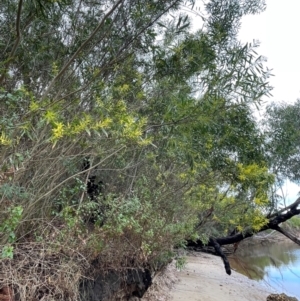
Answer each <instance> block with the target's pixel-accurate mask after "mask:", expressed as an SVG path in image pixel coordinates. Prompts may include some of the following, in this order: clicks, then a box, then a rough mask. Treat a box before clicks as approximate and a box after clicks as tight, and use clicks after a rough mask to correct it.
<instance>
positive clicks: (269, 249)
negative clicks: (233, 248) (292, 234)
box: [229, 242, 300, 300]
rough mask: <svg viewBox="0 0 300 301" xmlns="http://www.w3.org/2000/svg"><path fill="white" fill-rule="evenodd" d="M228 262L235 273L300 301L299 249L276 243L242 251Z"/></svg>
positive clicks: (287, 243)
mask: <svg viewBox="0 0 300 301" xmlns="http://www.w3.org/2000/svg"><path fill="white" fill-rule="evenodd" d="M229 261H230V264H231V267H232V268H233V269H234V270H236V271H237V272H239V273H241V274H244V275H246V276H247V277H249V278H251V279H255V280H257V281H261V282H263V283H264V284H267V285H269V286H271V287H272V288H274V289H276V290H277V291H279V292H280V293H281V292H285V293H286V294H287V295H290V296H294V297H297V298H298V299H299V300H300V246H298V245H296V244H294V243H290V242H278V243H272V244H267V245H255V246H250V247H247V248H245V247H244V248H243V250H238V251H237V253H236V254H235V255H233V256H230V257H229Z"/></svg>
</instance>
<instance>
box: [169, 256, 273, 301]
mask: <svg viewBox="0 0 300 301" xmlns="http://www.w3.org/2000/svg"><path fill="white" fill-rule="evenodd" d="M175 276H176V277H177V278H178V279H179V281H178V282H177V283H176V284H175V285H174V287H173V289H172V290H171V292H170V301H187V300H189V301H241V300H243V301H261V300H266V298H267V296H268V295H269V294H270V293H273V292H274V291H273V290H272V288H270V287H267V286H263V285H261V284H260V283H258V282H256V281H254V280H250V279H248V278H247V277H245V276H243V275H241V274H239V273H237V272H235V271H232V274H231V275H230V276H229V275H227V274H226V273H225V270H224V266H223V262H222V260H221V258H219V257H216V256H213V255H210V254H204V253H197V254H196V255H189V256H188V258H187V266H186V267H185V269H184V270H183V271H176V272H175Z"/></svg>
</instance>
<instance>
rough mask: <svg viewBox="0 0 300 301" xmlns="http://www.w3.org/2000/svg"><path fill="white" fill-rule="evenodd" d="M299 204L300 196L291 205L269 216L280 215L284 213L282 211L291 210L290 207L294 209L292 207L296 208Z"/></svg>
mask: <svg viewBox="0 0 300 301" xmlns="http://www.w3.org/2000/svg"><path fill="white" fill-rule="evenodd" d="M299 204H300V198H298V199H297V200H296V201H295V202H294V203H293V204H291V205H289V206H287V207H285V208H282V209H281V210H279V211H276V212H275V213H273V214H271V215H269V216H268V218H273V217H275V216H277V215H279V214H280V213H282V212H284V211H286V210H289V209H292V208H296V207H298V205H299Z"/></svg>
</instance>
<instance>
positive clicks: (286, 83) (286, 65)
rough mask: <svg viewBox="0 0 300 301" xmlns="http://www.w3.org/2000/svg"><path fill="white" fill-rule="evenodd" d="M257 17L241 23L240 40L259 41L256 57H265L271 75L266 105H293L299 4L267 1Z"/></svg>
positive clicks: (299, 71)
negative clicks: (270, 89) (280, 103)
mask: <svg viewBox="0 0 300 301" xmlns="http://www.w3.org/2000/svg"><path fill="white" fill-rule="evenodd" d="M266 4H267V8H266V10H265V11H264V12H263V13H261V14H259V15H251V16H246V17H244V18H243V19H242V27H241V29H240V34H239V38H240V40H241V41H243V42H252V41H253V40H254V39H255V40H259V41H260V43H261V45H260V47H259V49H258V52H259V54H261V55H263V56H265V57H267V60H268V61H267V64H266V65H267V66H268V68H269V69H272V74H273V75H274V76H273V77H272V78H271V79H270V83H271V85H272V86H273V87H274V89H273V91H272V94H273V97H271V98H269V99H266V100H268V101H274V102H278V101H285V102H288V103H293V102H295V101H296V100H297V98H299V99H300V17H299V13H300V1H299V0H285V1H279V0H266Z"/></svg>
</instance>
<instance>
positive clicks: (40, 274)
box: [0, 242, 87, 301]
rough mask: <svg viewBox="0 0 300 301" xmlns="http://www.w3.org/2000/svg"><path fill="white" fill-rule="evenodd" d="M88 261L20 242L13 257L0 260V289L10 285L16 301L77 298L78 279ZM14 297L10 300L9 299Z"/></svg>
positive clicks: (40, 245) (43, 246)
mask: <svg viewBox="0 0 300 301" xmlns="http://www.w3.org/2000/svg"><path fill="white" fill-rule="evenodd" d="M85 268H87V263H86V261H84V260H83V259H82V258H80V256H77V257H74V256H73V257H72V258H70V257H69V256H67V255H65V254H64V253H62V252H60V251H59V250H54V249H53V248H50V247H49V246H46V245H45V244H38V243H28V242H27V243H26V244H19V245H17V247H16V248H15V250H14V259H13V260H10V259H5V260H1V261H0V270H1V272H0V288H7V287H9V288H12V289H13V291H14V292H15V296H14V299H15V300H19V301H29V300H30V301H35V300H43V301H48V300H49V301H50V300H51V301H54V300H57V301H59V300H64V301H67V300H70V301H71V300H72V301H75V300H79V290H78V288H79V281H80V279H81V278H82V276H83V270H84V269H85ZM12 300H13V299H12Z"/></svg>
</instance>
